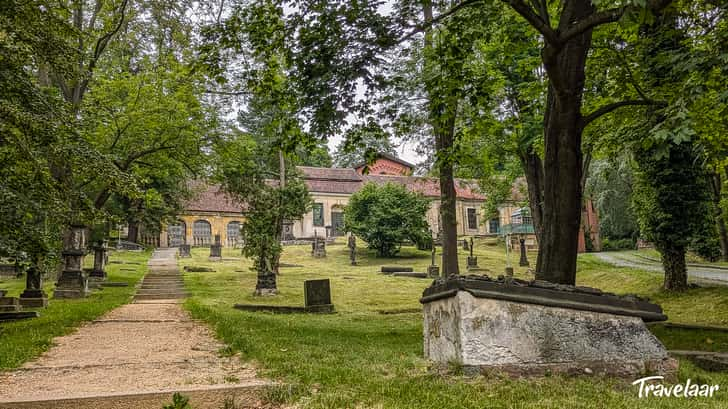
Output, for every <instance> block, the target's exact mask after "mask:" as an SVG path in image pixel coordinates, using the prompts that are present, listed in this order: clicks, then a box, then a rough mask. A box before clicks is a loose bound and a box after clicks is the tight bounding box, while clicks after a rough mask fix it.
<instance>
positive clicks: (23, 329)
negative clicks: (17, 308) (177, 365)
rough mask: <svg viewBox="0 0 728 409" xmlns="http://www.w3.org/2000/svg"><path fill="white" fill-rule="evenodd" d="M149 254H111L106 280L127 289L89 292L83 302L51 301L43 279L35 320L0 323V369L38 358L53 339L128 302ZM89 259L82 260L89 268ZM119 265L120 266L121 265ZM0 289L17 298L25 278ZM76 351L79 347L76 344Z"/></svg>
mask: <svg viewBox="0 0 728 409" xmlns="http://www.w3.org/2000/svg"><path fill="white" fill-rule="evenodd" d="M150 255H151V253H150V252H148V251H147V252H131V251H122V252H116V251H114V252H111V253H110V254H109V262H110V263H109V265H108V266H107V267H106V271H107V273H108V275H109V278H108V281H115V282H127V283H129V286H128V287H105V288H103V289H102V290H92V292H91V294H90V295H89V296H88V297H87V298H84V299H78V300H55V299H53V298H52V297H53V286H54V284H53V282H51V280H46V281H45V282H44V283H43V288H44V289H45V291H46V293H47V294H48V297H49V300H48V307H47V308H39V309H25V310H37V311H39V312H40V317H39V318H34V319H29V320H22V321H16V322H8V323H0V370H8V369H13V368H17V367H19V366H21V365H22V364H23V363H24V362H26V361H29V360H31V359H33V358H36V357H38V356H39V355H41V354H42V353H43V352H45V351H46V350H48V349H49V348H50V347H51V346H52V345H53V338H54V337H57V336H61V335H65V334H68V333H70V332H72V331H73V330H74V329H75V328H77V327H78V326H80V325H81V324H83V323H84V322H85V321H92V320H94V319H96V318H98V317H99V316H101V315H103V314H104V313H106V312H107V311H110V310H112V309H114V308H116V307H118V306H120V305H122V304H126V303H128V302H129V301H131V297H132V296H133V294H134V291H135V288H134V285H135V284H136V283H137V282H138V281H139V280H140V279H141V278H142V277H143V276H144V274H145V273H146V271H147V260H148V259H149V257H150ZM92 263H93V256H87V257H86V259H85V260H84V266H85V267H91V266H92ZM121 263H123V264H121ZM0 288H3V289H7V290H8V295H7V296H9V297H17V296H19V295H20V293H21V292H23V289H24V288H25V278H19V279H9V280H5V281H2V280H0ZM79 348H83V346H82V345H79Z"/></svg>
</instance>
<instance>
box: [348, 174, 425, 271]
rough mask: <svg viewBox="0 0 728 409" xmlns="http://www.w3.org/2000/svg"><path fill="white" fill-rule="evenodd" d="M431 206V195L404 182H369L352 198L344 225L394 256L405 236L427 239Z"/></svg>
mask: <svg viewBox="0 0 728 409" xmlns="http://www.w3.org/2000/svg"><path fill="white" fill-rule="evenodd" d="M429 207H430V201H429V200H428V199H427V198H425V197H424V196H422V195H421V194H419V193H414V192H410V191H408V190H407V189H406V188H405V187H404V186H402V185H397V184H393V183H387V184H384V185H377V184H374V183H368V184H366V185H365V186H364V187H363V188H362V189H361V190H360V191H358V192H356V193H354V194H353V195H352V196H351V198H350V199H349V205H348V206H347V207H346V210H345V211H344V225H345V228H346V229H347V230H348V231H351V232H353V233H354V234H356V235H357V236H359V237H361V238H362V239H363V240H364V241H366V242H367V244H368V245H369V248H372V249H375V250H376V251H377V255H378V256H379V257H391V256H393V255H395V254H397V252H399V245H400V243H402V242H403V241H405V240H410V241H412V242H414V243H425V242H426V241H427V239H426V238H427V237H430V232H429V226H428V224H427V219H426V217H425V214H426V213H427V209H429Z"/></svg>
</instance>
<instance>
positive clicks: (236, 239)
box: [227, 221, 240, 247]
mask: <svg viewBox="0 0 728 409" xmlns="http://www.w3.org/2000/svg"><path fill="white" fill-rule="evenodd" d="M238 243H240V222H238V221H235V222H230V223H228V225H227V245H228V247H235V246H237V245H238Z"/></svg>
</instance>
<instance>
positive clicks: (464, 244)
mask: <svg viewBox="0 0 728 409" xmlns="http://www.w3.org/2000/svg"><path fill="white" fill-rule="evenodd" d="M463 250H465V251H468V250H470V247H469V246H468V239H463Z"/></svg>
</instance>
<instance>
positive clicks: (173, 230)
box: [167, 220, 187, 247]
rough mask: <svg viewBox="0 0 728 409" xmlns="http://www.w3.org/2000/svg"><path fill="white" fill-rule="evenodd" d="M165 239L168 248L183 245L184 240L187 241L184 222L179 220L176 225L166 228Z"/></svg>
mask: <svg viewBox="0 0 728 409" xmlns="http://www.w3.org/2000/svg"><path fill="white" fill-rule="evenodd" d="M167 238H168V240H169V247H179V246H181V245H183V244H185V240H187V225H186V224H185V222H183V221H181V220H179V221H177V223H175V224H170V225H169V226H167Z"/></svg>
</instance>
